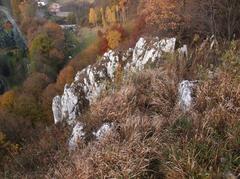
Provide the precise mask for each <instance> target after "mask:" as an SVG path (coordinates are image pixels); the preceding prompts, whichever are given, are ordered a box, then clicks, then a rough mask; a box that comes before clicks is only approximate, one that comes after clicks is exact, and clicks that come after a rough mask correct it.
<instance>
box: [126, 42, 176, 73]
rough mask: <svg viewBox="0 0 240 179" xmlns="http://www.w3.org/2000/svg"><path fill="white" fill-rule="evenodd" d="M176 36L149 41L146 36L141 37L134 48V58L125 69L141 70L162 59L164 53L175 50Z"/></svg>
mask: <svg viewBox="0 0 240 179" xmlns="http://www.w3.org/2000/svg"><path fill="white" fill-rule="evenodd" d="M175 44H176V38H170V39H163V40H159V39H158V38H155V39H154V40H152V41H150V42H147V41H146V40H145V39H144V38H140V39H139V41H138V42H137V44H136V47H135V48H134V50H133V55H132V60H131V61H130V62H128V63H127V64H126V66H125V71H127V72H129V71H133V72H136V71H141V70H143V69H144V67H145V65H146V64H148V63H154V62H155V61H156V60H160V58H161V56H162V54H163V53H164V52H165V53H172V52H174V49H175Z"/></svg>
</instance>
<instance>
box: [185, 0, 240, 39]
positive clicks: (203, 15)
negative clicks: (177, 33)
mask: <svg viewBox="0 0 240 179" xmlns="http://www.w3.org/2000/svg"><path fill="white" fill-rule="evenodd" d="M185 8H186V12H185V14H184V16H185V25H187V26H188V27H189V28H190V30H192V31H195V32H197V33H201V34H204V35H214V36H215V37H221V38H226V39H228V40H230V39H232V38H233V37H234V36H239V35H240V30H239V27H240V13H239V9H240V1H238V0H202V1H198V0H191V1H186V3H185Z"/></svg>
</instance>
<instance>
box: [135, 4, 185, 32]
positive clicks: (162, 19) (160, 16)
mask: <svg viewBox="0 0 240 179" xmlns="http://www.w3.org/2000/svg"><path fill="white" fill-rule="evenodd" d="M180 8H181V1H179V0H143V1H142V2H141V4H140V9H139V14H140V15H143V16H144V17H145V21H146V23H147V24H150V25H151V26H152V27H153V28H154V29H156V30H157V31H158V32H161V33H174V32H177V31H178V30H179V28H180V27H181V24H182V18H181V15H180V13H179V9H180Z"/></svg>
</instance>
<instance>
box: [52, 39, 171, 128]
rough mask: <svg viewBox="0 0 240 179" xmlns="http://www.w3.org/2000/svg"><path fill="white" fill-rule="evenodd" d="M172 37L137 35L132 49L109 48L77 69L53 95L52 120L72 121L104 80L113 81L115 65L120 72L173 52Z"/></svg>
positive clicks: (91, 100)
mask: <svg viewBox="0 0 240 179" xmlns="http://www.w3.org/2000/svg"><path fill="white" fill-rule="evenodd" d="M175 42H176V39H175V38H170V39H163V40H159V39H158V38H155V39H153V40H151V41H147V40H145V39H144V38H140V39H139V41H138V42H137V44H136V46H135V48H134V49H129V50H128V51H127V52H125V53H122V54H120V53H117V52H114V51H109V52H107V53H105V54H104V56H103V57H102V59H101V60H100V61H99V62H97V63H96V64H95V65H92V66H88V67H87V68H85V69H83V70H82V71H80V72H78V73H77V75H76V77H75V80H74V82H73V83H72V84H71V85H66V86H65V89H64V93H63V95H62V96H56V97H55V98H54V99H53V106H52V109H53V114H54V119H55V123H58V122H61V121H63V120H66V122H67V123H68V124H70V125H72V124H74V123H75V122H76V118H77V117H78V116H80V115H81V113H82V112H83V110H84V108H86V107H87V106H88V105H89V104H91V103H92V102H94V101H95V100H96V99H97V97H98V96H99V95H100V93H101V92H102V91H103V90H105V89H106V84H107V83H109V82H110V83H111V82H114V80H115V75H116V71H117V68H118V66H119V65H121V66H123V68H124V73H128V72H137V71H141V70H143V69H144V68H145V66H146V65H147V64H152V63H154V62H156V61H157V60H161V55H162V54H163V53H164V52H173V51H174V48H175Z"/></svg>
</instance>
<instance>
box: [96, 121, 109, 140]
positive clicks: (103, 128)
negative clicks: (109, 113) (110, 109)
mask: <svg viewBox="0 0 240 179" xmlns="http://www.w3.org/2000/svg"><path fill="white" fill-rule="evenodd" d="M112 128H113V123H104V124H103V125H102V126H101V127H100V128H99V129H98V130H97V132H93V135H94V136H95V137H96V139H97V140H100V139H102V138H104V137H105V136H106V135H107V134H109V133H110V132H111V130H112Z"/></svg>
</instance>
